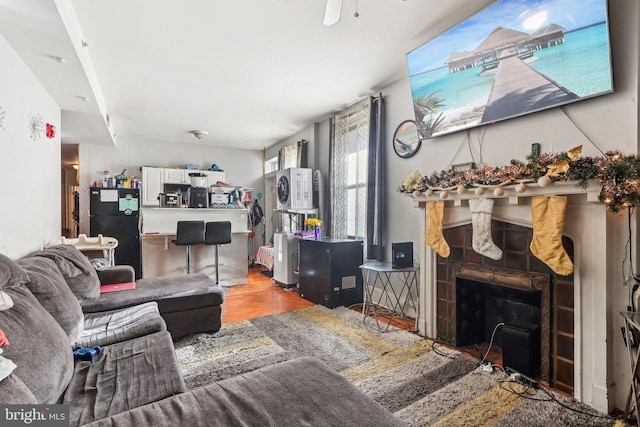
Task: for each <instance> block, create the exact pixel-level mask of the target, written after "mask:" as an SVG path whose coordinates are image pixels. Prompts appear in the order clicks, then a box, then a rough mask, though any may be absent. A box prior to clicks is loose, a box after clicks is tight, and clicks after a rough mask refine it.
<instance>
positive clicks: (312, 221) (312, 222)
mask: <svg viewBox="0 0 640 427" xmlns="http://www.w3.org/2000/svg"><path fill="white" fill-rule="evenodd" d="M304 225H305V227H307V228H310V229H311V230H315V229H316V227H319V226H321V225H322V220H321V219H319V218H307V219H305V220H304Z"/></svg>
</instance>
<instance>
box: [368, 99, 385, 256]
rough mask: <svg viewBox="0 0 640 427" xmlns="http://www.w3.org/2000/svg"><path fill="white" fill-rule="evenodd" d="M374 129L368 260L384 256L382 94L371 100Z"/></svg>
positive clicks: (370, 168) (369, 187)
mask: <svg viewBox="0 0 640 427" xmlns="http://www.w3.org/2000/svg"><path fill="white" fill-rule="evenodd" d="M372 106H373V108H371V122H370V123H371V124H370V127H371V131H370V133H369V165H368V168H367V182H368V185H367V240H366V249H365V254H366V256H367V259H375V260H378V261H382V260H383V258H384V246H383V245H384V239H383V235H382V233H383V222H382V221H383V213H384V176H385V169H384V167H385V156H384V145H385V144H384V142H385V141H384V98H383V97H382V93H380V94H379V95H378V97H376V98H373V99H372Z"/></svg>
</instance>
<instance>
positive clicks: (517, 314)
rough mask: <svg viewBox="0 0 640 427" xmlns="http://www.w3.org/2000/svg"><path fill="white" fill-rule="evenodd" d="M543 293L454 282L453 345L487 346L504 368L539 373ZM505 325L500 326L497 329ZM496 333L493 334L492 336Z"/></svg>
mask: <svg viewBox="0 0 640 427" xmlns="http://www.w3.org/2000/svg"><path fill="white" fill-rule="evenodd" d="M541 306H542V292H540V291H538V290H535V289H532V290H522V289H517V288H513V287H509V286H499V285H494V284H489V283H482V282H478V281H475V280H470V279H464V278H461V277H458V278H457V279H456V346H457V347H465V346H469V345H474V344H482V343H489V342H490V341H491V336H492V334H493V335H494V336H493V343H492V345H493V346H494V347H498V348H500V349H502V357H503V365H504V366H505V368H507V367H509V368H511V369H512V370H514V371H517V372H521V373H523V374H526V375H530V376H536V375H537V374H538V373H539V370H540V329H541ZM500 323H504V325H502V326H501V327H497V325H499V324H500ZM494 331H495V333H494Z"/></svg>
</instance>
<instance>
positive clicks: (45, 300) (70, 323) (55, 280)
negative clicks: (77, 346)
mask: <svg viewBox="0 0 640 427" xmlns="http://www.w3.org/2000/svg"><path fill="white" fill-rule="evenodd" d="M17 262H18V264H19V265H20V266H21V267H22V268H23V269H24V270H25V271H26V272H27V274H28V275H29V282H28V283H27V284H26V286H27V288H29V290H30V291H31V293H32V294H33V295H34V296H35V297H36V298H37V299H38V301H39V302H40V304H41V305H42V306H43V307H44V308H45V309H46V310H47V311H48V312H49V314H51V315H52V316H53V318H54V319H56V321H57V322H58V323H59V324H60V326H62V329H64V331H65V332H66V333H67V336H68V337H69V343H74V342H76V340H77V339H78V338H79V337H80V333H81V332H82V329H83V328H84V316H83V315H82V308H81V307H80V303H79V302H78V299H77V298H76V297H75V296H74V295H73V292H71V289H70V288H69V286H68V285H67V282H66V281H65V280H64V277H62V274H61V273H60V271H59V270H58V269H57V268H56V264H55V263H54V262H53V261H52V260H50V259H48V258H44V257H29V258H23V259H20V260H18V261H17Z"/></svg>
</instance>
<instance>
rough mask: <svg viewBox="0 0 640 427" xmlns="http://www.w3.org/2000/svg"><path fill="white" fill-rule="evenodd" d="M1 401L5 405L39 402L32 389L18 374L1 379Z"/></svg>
mask: <svg viewBox="0 0 640 427" xmlns="http://www.w3.org/2000/svg"><path fill="white" fill-rule="evenodd" d="M0 402H2V404H3V405H7V404H10V405H18V404H33V403H38V401H37V400H36V397H35V396H34V395H33V393H31V390H29V388H28V387H27V386H26V385H25V383H24V381H22V380H21V379H20V377H18V376H17V375H16V374H11V375H9V376H8V377H7V378H5V379H3V380H2V381H0Z"/></svg>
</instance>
